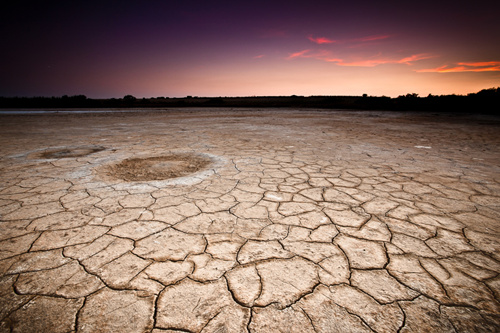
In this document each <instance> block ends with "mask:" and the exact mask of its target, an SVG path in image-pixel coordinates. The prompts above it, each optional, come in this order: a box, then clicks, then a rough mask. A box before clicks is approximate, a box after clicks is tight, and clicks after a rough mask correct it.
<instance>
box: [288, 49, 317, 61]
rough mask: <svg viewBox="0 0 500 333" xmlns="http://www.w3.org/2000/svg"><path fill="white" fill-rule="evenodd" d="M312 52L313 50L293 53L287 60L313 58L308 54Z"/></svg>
mask: <svg viewBox="0 0 500 333" xmlns="http://www.w3.org/2000/svg"><path fill="white" fill-rule="evenodd" d="M309 52H311V50H302V51H298V52H294V53H291V54H290V55H289V56H288V57H286V59H287V60H290V59H294V58H311V57H312V56H311V55H310V54H308V53H309Z"/></svg>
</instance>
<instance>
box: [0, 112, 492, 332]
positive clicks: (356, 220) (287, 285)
mask: <svg viewBox="0 0 500 333" xmlns="http://www.w3.org/2000/svg"><path fill="white" fill-rule="evenodd" d="M0 153H1V154H0V221H1V222H0V332H2V333H3V332H74V331H77V332H154V333H161V332H176V331H182V332H498V331H500V303H499V298H500V276H499V273H500V121H499V119H494V118H485V117H465V116H462V117H459V118H457V117H452V116H437V115H430V114H427V115H418V114H407V115H404V114H401V113H382V112H377V113H366V112H364V113H356V112H341V111H337V112H332V111H286V110H281V111H276V110H275V111H269V110H268V111H258V110H246V111H241V110H240V111H224V110H201V111H200V110H189V109H185V110H180V111H175V110H174V111H170V112H167V113H165V114H158V113H148V114H140V113H122V114H115V115H105V114H80V115H71V116H68V115H42V116H0ZM190 153H191V154H193V155H189V154H190ZM176 154H177V155H176ZM179 154H180V155H179ZM172 155H176V156H184V157H186V158H188V157H189V156H195V159H196V157H197V156H198V157H201V158H204V159H209V160H210V164H209V165H208V166H205V165H204V164H203V163H202V164H200V165H201V166H202V169H201V170H199V171H198V172H196V173H194V174H192V175H191V176H184V177H182V178H175V179H170V180H168V179H167V180H161V179H160V180H158V179H156V180H147V179H145V180H139V181H125V180H121V179H120V177H122V178H126V179H138V178H133V177H132V176H133V173H134V172H136V173H138V174H141V175H144V174H148V173H147V172H145V171H144V170H149V169H155V170H156V171H158V173H161V171H165V169H168V168H184V166H183V165H184V164H182V163H184V162H182V161H173V160H171V159H169V157H168V156H172ZM165 156H167V157H165ZM150 157H154V158H153V159H148V158H150ZM158 157H161V158H158ZM127 159H128V161H130V159H133V160H132V161H135V162H137V161H140V160H138V159H144V161H160V162H158V163H157V164H154V163H153V164H148V163H142V162H141V163H138V164H137V165H138V167H137V170H136V171H134V170H133V168H129V169H127V170H128V171H127V172H129V171H130V172H129V176H130V174H132V176H130V177H129V176H127V172H123V173H121V174H119V173H117V174H115V175H113V172H110V170H115V169H114V168H117V167H120V166H123V165H124V162H123V161H124V160H127ZM120 163H121V164H120ZM185 167H186V168H194V169H192V170H195V171H196V170H197V168H198V164H196V165H194V164H190V163H187V164H186V165H185ZM153 173H154V172H153ZM127 177H128V178H127ZM145 177H146V178H147V177H148V176H145ZM140 179H143V178H140Z"/></svg>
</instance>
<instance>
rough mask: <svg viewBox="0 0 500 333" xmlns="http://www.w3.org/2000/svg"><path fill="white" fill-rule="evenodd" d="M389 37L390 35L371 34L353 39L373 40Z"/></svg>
mask: <svg viewBox="0 0 500 333" xmlns="http://www.w3.org/2000/svg"><path fill="white" fill-rule="evenodd" d="M389 37H391V36H390V35H373V36H366V37H361V38H358V39H355V41H360V42H373V41H375V40H381V39H387V38H389Z"/></svg>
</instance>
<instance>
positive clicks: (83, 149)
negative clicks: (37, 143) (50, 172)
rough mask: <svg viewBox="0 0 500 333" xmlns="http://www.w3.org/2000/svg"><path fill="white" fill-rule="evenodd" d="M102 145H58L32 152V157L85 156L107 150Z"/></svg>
mask: <svg viewBox="0 0 500 333" xmlns="http://www.w3.org/2000/svg"><path fill="white" fill-rule="evenodd" d="M105 149H106V148H104V147H101V146H79V147H58V148H50V149H46V150H44V151H41V152H37V153H35V154H32V155H31V156H30V157H31V158H36V159H40V158H42V159H58V158H71V157H84V156H87V155H90V154H94V153H97V152H100V151H103V150H105Z"/></svg>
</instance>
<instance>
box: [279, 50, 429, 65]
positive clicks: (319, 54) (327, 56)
mask: <svg viewBox="0 0 500 333" xmlns="http://www.w3.org/2000/svg"><path fill="white" fill-rule="evenodd" d="M432 57H434V56H433V55H430V54H425V53H422V54H413V55H410V56H407V57H404V58H399V59H390V58H384V57H381V56H377V57H370V58H361V59H360V58H357V59H356V60H350V59H345V58H339V57H335V56H334V55H333V53H332V52H331V51H327V50H320V51H313V50H310V49H307V50H302V51H298V52H294V53H291V54H290V55H289V56H288V57H287V58H286V59H287V60H291V59H296V58H312V59H317V60H322V61H326V62H332V63H335V64H336V65H338V66H346V67H347V66H350V67H375V66H378V65H384V64H406V65H412V64H413V62H415V61H419V60H423V59H429V58H432Z"/></svg>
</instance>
